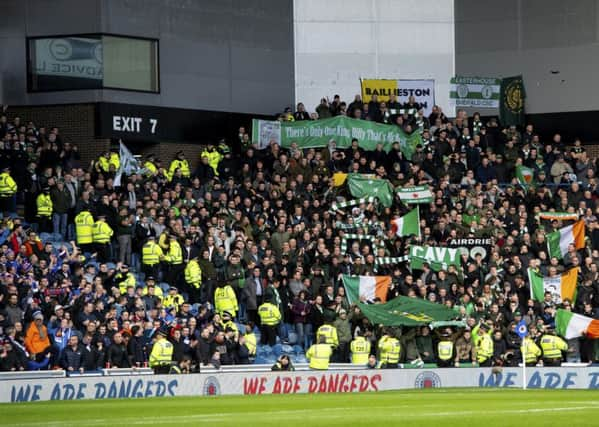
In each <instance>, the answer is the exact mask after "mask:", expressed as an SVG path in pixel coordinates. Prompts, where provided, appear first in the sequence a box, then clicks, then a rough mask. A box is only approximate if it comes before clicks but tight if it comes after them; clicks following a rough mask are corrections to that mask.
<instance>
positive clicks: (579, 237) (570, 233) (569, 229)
mask: <svg viewBox="0 0 599 427" xmlns="http://www.w3.org/2000/svg"><path fill="white" fill-rule="evenodd" d="M571 243H573V244H574V246H576V249H582V248H584V220H582V219H581V220H580V221H576V222H575V223H574V224H570V225H568V226H566V227H563V228H560V229H559V230H557V231H554V232H553V233H549V234H548V235H547V248H548V249H549V256H550V257H557V258H559V259H562V258H563V257H564V255H566V254H567V253H568V246H569V245H570V244H571Z"/></svg>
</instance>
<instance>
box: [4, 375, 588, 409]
mask: <svg viewBox="0 0 599 427" xmlns="http://www.w3.org/2000/svg"><path fill="white" fill-rule="evenodd" d="M526 384H527V388H547V389H599V369H597V368H596V367H588V368H566V367H562V368H530V369H527V375H526ZM433 387H502V388H503V387H522V369H520V368H503V369H502V370H501V372H496V373H494V372H493V371H492V370H491V368H460V369H430V370H422V369H402V370H372V369H369V370H351V371H343V370H331V371H320V372H318V371H296V372H247V373H233V372H230V373H222V372H219V373H209V374H195V375H147V376H145V375H144V376H139V375H131V376H119V377H70V378H59V379H56V378H52V379H28V380H20V381H16V380H5V381H0V403H10V402H35V401H47V400H82V399H130V398H142V397H169V396H216V395H259V394H296V393H354V392H366V391H369V392H373V391H384V390H402V389H414V388H433Z"/></svg>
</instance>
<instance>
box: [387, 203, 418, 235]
mask: <svg viewBox="0 0 599 427" xmlns="http://www.w3.org/2000/svg"><path fill="white" fill-rule="evenodd" d="M391 229H392V230H393V234H396V235H398V236H400V237H403V236H410V235H415V236H417V237H420V212H419V209H418V208H416V209H412V210H411V211H410V212H408V213H407V214H405V215H404V216H402V217H398V218H394V219H392V220H391Z"/></svg>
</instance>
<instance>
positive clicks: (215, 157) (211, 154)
mask: <svg viewBox="0 0 599 427" xmlns="http://www.w3.org/2000/svg"><path fill="white" fill-rule="evenodd" d="M200 157H207V158H208V164H209V165H210V167H211V168H212V170H213V171H214V175H216V176H218V164H219V163H220V161H221V159H222V154H221V153H219V152H218V150H216V149H215V148H214V144H211V143H209V144H208V146H207V147H206V149H205V150H204V151H202V154H201V155H200Z"/></svg>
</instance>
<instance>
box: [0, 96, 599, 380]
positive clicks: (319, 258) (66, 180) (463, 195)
mask: <svg viewBox="0 0 599 427" xmlns="http://www.w3.org/2000/svg"><path fill="white" fill-rule="evenodd" d="M400 108H402V109H403V110H402V111H403V112H404V113H403V114H398V113H397V111H398V110H399V109H400ZM335 115H348V116H351V117H354V118H358V119H362V120H374V121H378V122H382V123H389V124H393V125H396V126H401V127H402V128H404V129H405V130H406V131H408V132H420V133H421V134H422V144H421V145H419V146H418V147H417V150H416V152H415V153H414V155H413V156H412V158H411V159H410V160H408V159H407V158H406V157H405V156H404V155H403V153H402V151H401V149H400V147H399V145H398V144H396V145H394V148H393V149H392V150H391V151H390V152H389V153H386V152H384V151H383V150H382V149H380V148H377V149H376V150H374V151H365V150H363V149H362V148H360V147H359V141H357V144H353V145H352V147H349V148H345V149H338V148H336V147H335V144H334V143H333V142H331V143H330V144H329V145H328V146H327V147H323V148H322V149H315V148H310V149H305V150H301V149H297V148H296V147H291V148H282V147H280V146H278V145H277V144H271V145H270V146H269V147H268V148H266V149H258V145H257V144H255V143H254V142H253V141H251V138H250V135H249V134H248V133H247V131H246V129H245V128H240V130H239V141H235V142H230V144H229V145H227V144H226V143H225V142H224V141H221V143H220V144H218V145H217V144H214V145H208V146H207V147H206V149H205V150H204V151H203V152H202V154H201V157H200V159H186V157H185V155H184V153H183V152H179V153H177V155H176V158H175V159H162V160H163V161H162V162H161V161H160V159H158V158H156V157H155V156H153V155H150V156H147V157H146V158H144V159H143V160H142V161H141V162H140V163H141V166H142V167H143V169H141V170H139V171H138V173H135V174H131V175H125V176H122V180H121V185H120V186H118V187H116V186H115V178H116V174H117V173H118V171H119V166H120V159H119V156H118V151H119V150H118V147H116V150H113V151H112V152H107V153H105V154H103V155H102V156H101V157H100V158H98V159H96V160H95V161H93V162H91V164H85V163H83V162H82V161H81V160H80V156H79V154H78V150H77V147H76V145H73V144H69V143H68V142H66V141H63V139H62V138H61V135H60V132H59V129H58V128H41V127H37V125H36V124H34V123H32V122H27V123H25V122H22V121H21V119H19V118H18V117H15V118H13V119H12V120H9V119H8V118H7V116H6V115H2V117H0V138H1V139H2V141H3V142H4V146H3V149H2V150H0V167H2V175H0V203H2V210H3V214H4V216H3V221H2V228H1V229H0V240H1V241H0V245H1V246H0V340H1V343H2V344H3V347H2V349H1V350H0V351H1V353H0V370H3V371H10V370H28V369H29V370H33V369H54V368H62V369H66V370H68V371H75V372H79V371H87V370H97V369H100V368H105V367H143V366H148V364H149V365H150V366H152V364H153V363H154V364H155V363H156V360H158V361H159V362H161V361H163V360H162V359H160V358H161V357H164V355H163V356H160V355H157V356H156V357H157V358H158V359H156V357H155V358H154V361H153V359H152V358H151V357H150V355H151V354H152V349H153V345H154V347H156V344H154V343H155V342H156V343H157V342H162V341H164V340H166V341H164V342H168V343H170V345H165V348H166V347H169V348H172V355H171V354H170V353H169V354H168V355H167V356H168V357H167V358H168V359H169V361H170V359H172V360H173V362H174V364H176V369H178V370H181V371H184V372H188V371H190V370H196V369H201V367H202V366H214V367H219V366H221V365H223V364H248V363H251V362H253V361H254V360H256V359H258V360H266V361H270V360H271V358H274V356H273V354H275V353H273V351H272V349H273V348H277V346H279V348H281V346H282V347H283V348H287V347H285V346H287V345H289V346H290V347H289V348H290V349H292V350H291V352H288V355H294V356H297V358H296V359H295V360H294V361H295V362H297V361H298V360H300V361H301V358H302V357H303V354H304V352H305V351H307V350H308V349H309V348H310V346H311V345H312V344H313V343H316V341H317V340H316V335H317V331H318V330H319V329H320V328H321V326H323V325H325V326H328V327H329V330H330V327H333V329H335V340H336V342H335V344H334V346H333V347H334V353H333V356H332V357H333V360H335V361H338V362H350V360H351V356H350V353H351V351H350V350H351V349H352V347H351V343H352V341H354V340H356V339H358V337H359V339H360V340H366V341H367V342H369V343H370V344H371V346H370V345H369V346H368V348H369V351H368V352H367V353H372V355H373V356H375V357H380V354H379V352H380V351H385V350H384V349H382V350H381V344H380V341H379V338H381V337H383V338H384V339H386V338H385V337H387V336H394V337H395V338H397V339H398V340H399V342H400V343H401V355H400V361H404V362H414V361H422V362H424V363H436V362H439V360H438V357H439V355H438V348H439V346H438V343H439V342H440V341H443V340H449V339H451V340H452V342H453V343H454V344H455V350H454V353H453V354H452V362H453V361H454V360H455V364H456V365H458V364H459V363H462V364H463V363H470V362H476V361H477V355H476V350H475V346H474V345H473V340H472V333H473V332H474V333H475V334H476V332H477V330H478V329H479V328H480V324H484V325H485V326H483V328H490V330H491V333H492V335H491V336H492V339H493V341H494V346H493V363H494V364H509V363H512V360H516V361H517V360H519V357H520V356H519V354H520V353H519V352H520V346H521V340H520V338H519V337H518V335H517V334H516V331H515V325H516V324H517V323H518V322H519V321H520V320H521V319H525V321H526V323H527V324H528V325H529V327H530V330H531V334H532V335H533V337H534V338H535V339H537V340H538V338H539V337H540V336H542V335H543V334H544V333H545V329H547V328H551V327H553V326H554V317H555V311H556V308H558V306H557V305H556V304H555V303H554V302H553V301H551V298H549V299H548V300H547V301H545V302H543V303H541V302H537V301H534V300H532V299H531V297H530V289H529V285H528V283H527V274H526V269H527V268H528V267H529V266H532V267H535V268H538V269H539V270H540V271H541V272H542V273H547V271H548V270H549V269H554V270H555V271H557V272H559V271H563V270H564V269H566V268H570V267H577V268H579V269H580V274H579V281H580V282H579V285H578V292H577V297H576V300H574V301H563V302H561V303H560V304H559V307H563V308H566V309H571V310H573V311H576V312H579V313H584V314H585V315H587V316H590V317H594V318H596V317H597V315H598V313H597V307H598V306H599V293H598V292H597V286H598V285H599V281H598V279H599V278H598V276H599V270H598V265H599V264H598V263H599V233H598V232H597V230H598V227H597V217H596V213H597V198H598V196H599V192H598V189H597V182H596V177H595V174H596V170H597V166H598V165H597V161H596V159H591V158H590V157H589V155H588V154H587V152H586V151H585V148H584V146H583V145H582V144H581V142H580V141H578V140H577V141H563V140H562V139H561V138H560V135H559V134H557V133H556V134H555V136H554V137H553V138H552V139H551V140H544V139H542V138H540V137H539V135H537V134H536V133H535V130H534V128H533V126H532V125H528V126H526V128H525V129H517V128H516V127H507V128H503V127H501V126H500V125H499V123H498V122H497V120H495V119H491V120H489V121H488V122H485V123H483V122H482V121H481V118H480V115H478V114H475V115H474V116H473V117H468V116H467V115H466V113H465V112H464V111H459V112H458V114H457V117H456V118H455V119H449V118H448V117H446V115H445V114H444V113H443V111H442V110H441V108H439V107H437V106H436V107H434V109H433V113H432V114H431V115H430V116H428V117H425V116H424V114H423V110H422V108H421V106H420V105H418V103H417V100H415V99H410V101H409V102H408V103H407V104H406V105H400V104H399V103H398V102H397V100H395V99H393V98H392V99H390V100H389V101H388V102H378V101H377V100H376V99H375V100H372V101H370V102H368V103H363V102H362V101H361V100H360V98H359V96H356V98H355V100H354V101H353V102H351V103H350V104H349V105H346V103H344V102H342V101H341V100H340V99H339V97H338V96H336V97H334V99H333V101H332V102H329V101H328V100H327V98H324V99H323V100H322V103H321V104H320V105H318V106H317V107H316V111H315V112H314V113H311V114H309V113H308V112H307V111H306V109H305V108H304V106H303V105H302V104H299V105H298V106H297V110H296V111H291V110H290V109H289V110H286V111H285V112H284V113H282V114H281V115H279V117H278V118H279V120H296V121H300V120H317V119H319V118H326V117H331V116H335ZM233 151H235V153H236V154H233ZM238 151H240V153H239V154H237V152H238ZM517 165H524V166H527V167H530V168H533V169H534V174H535V182H536V185H535V187H534V188H525V187H522V186H520V185H518V183H517V181H516V180H515V168H516V166H517ZM350 171H352V172H356V173H365V174H373V175H376V176H377V177H380V178H384V179H388V180H389V181H390V182H391V183H392V184H393V185H394V186H396V187H400V186H405V185H429V186H430V188H431V189H432V190H433V194H434V201H433V202H432V203H430V205H426V204H425V205H420V209H421V223H420V226H421V231H422V233H421V234H422V237H420V238H416V237H414V236H412V237H398V236H397V235H395V234H394V233H393V231H392V230H391V227H390V223H391V220H392V219H393V218H394V217H396V216H401V215H403V214H405V213H406V212H407V211H408V209H409V208H408V207H407V206H405V205H403V204H402V203H401V201H400V200H399V199H398V198H397V197H396V198H395V199H394V201H393V204H392V206H391V207H390V208H384V207H382V206H380V205H378V204H377V203H376V202H369V201H365V202H364V203H361V204H357V205H355V206H354V207H353V208H351V210H349V211H347V212H346V211H343V210H335V211H331V206H332V204H333V202H340V201H349V200H352V199H353V197H352V196H351V195H350V194H349V192H348V190H347V188H346V186H343V185H341V186H336V185H335V183H334V181H333V179H332V176H333V174H334V173H336V172H350ZM13 184H14V185H13ZM17 206H18V207H19V211H20V210H21V207H22V209H23V211H22V212H20V213H22V215H20V216H19V215H15V213H16V212H17ZM549 210H555V211H558V212H572V213H576V214H579V215H580V217H581V218H583V219H584V220H585V223H586V236H587V240H586V247H585V248H584V249H582V250H579V251H572V252H571V253H569V254H568V255H567V256H566V257H564V259H563V260H558V259H556V258H549V257H548V255H547V248H546V242H545V236H546V234H547V233H548V232H550V231H553V230H554V229H557V228H559V227H560V226H561V225H562V224H561V223H559V222H558V221H549V222H548V221H543V220H540V219H538V218H537V217H536V216H535V214H536V213H538V212H539V211H549ZM357 218H359V222H355V220H356V219H357ZM466 218H469V219H470V220H466ZM473 218H474V220H473ZM364 224H369V225H371V226H372V227H369V228H368V229H369V230H371V232H372V233H374V235H375V238H376V239H377V242H379V243H380V246H382V249H378V250H379V251H380V253H378V254H375V253H373V248H372V247H371V246H370V245H369V244H367V243H368V242H362V241H354V242H352V244H350V245H348V247H347V250H346V252H345V253H344V252H343V251H342V249H341V246H342V245H341V240H342V239H341V237H342V235H343V233H348V232H350V233H351V232H354V231H355V230H356V228H359V227H363V226H364ZM458 237H491V238H492V241H493V246H492V249H491V253H490V255H489V258H488V261H486V262H481V261H480V260H472V259H468V257H465V258H464V259H463V264H462V266H461V269H458V270H462V271H457V270H456V269H453V268H451V269H449V270H440V271H433V270H431V269H430V268H429V267H428V266H426V265H425V267H424V270H413V271H412V270H410V268H409V263H405V262H403V263H398V264H391V265H378V266H377V265H376V264H375V262H374V259H375V256H376V255H378V256H386V257H397V256H402V255H404V254H405V253H406V252H407V250H408V248H409V245H410V244H411V243H418V244H425V245H432V246H443V245H445V244H446V243H447V241H448V239H451V238H458ZM343 274H356V275H374V274H378V275H385V274H386V275H390V276H391V277H392V285H391V288H390V290H389V295H388V299H391V298H394V297H396V296H399V295H405V296H409V297H413V298H422V299H427V300H429V301H432V302H436V303H439V304H445V305H446V306H448V307H451V308H453V309H455V312H456V319H459V320H463V321H464V322H465V323H466V324H467V325H468V327H466V328H454V329H450V330H445V329H443V330H441V331H440V332H439V331H436V330H435V331H432V332H431V330H430V329H429V328H428V327H421V328H420V327H419V328H381V327H380V325H373V324H372V323H371V322H370V321H369V320H368V319H367V318H366V317H365V316H364V315H363V314H362V313H361V311H360V309H359V307H357V306H356V305H355V304H353V305H350V304H349V303H348V300H347V298H346V295H345V292H344V288H343V285H342V281H341V276H342V275H343ZM326 329H327V328H325V330H326ZM325 338H326V337H325ZM324 341H326V339H325V340H324ZM324 341H323V342H324ZM161 345H162V344H161ZM169 351H170V350H169ZM566 353H567V354H566V356H567V360H570V361H579V360H582V361H593V360H595V359H597V358H598V357H599V355H598V354H597V353H598V351H597V348H596V346H595V342H594V341H592V340H587V339H586V338H581V339H576V340H571V341H570V342H568V350H567V352H566ZM367 356H368V354H367ZM292 359H293V357H292ZM281 360H282V361H283V365H285V366H288V364H289V363H290V362H291V360H290V359H289V357H288V356H287V357H283V358H282V359H281ZM281 360H280V361H279V362H278V364H276V365H275V367H277V366H278V367H279V368H280V364H281ZM272 361H274V359H273V360H272ZM369 364H372V365H375V364H376V363H371V362H369Z"/></svg>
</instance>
